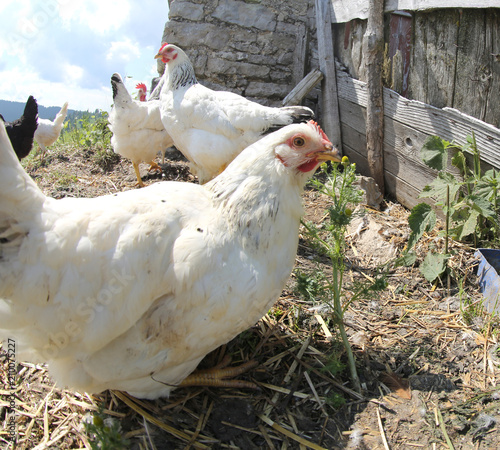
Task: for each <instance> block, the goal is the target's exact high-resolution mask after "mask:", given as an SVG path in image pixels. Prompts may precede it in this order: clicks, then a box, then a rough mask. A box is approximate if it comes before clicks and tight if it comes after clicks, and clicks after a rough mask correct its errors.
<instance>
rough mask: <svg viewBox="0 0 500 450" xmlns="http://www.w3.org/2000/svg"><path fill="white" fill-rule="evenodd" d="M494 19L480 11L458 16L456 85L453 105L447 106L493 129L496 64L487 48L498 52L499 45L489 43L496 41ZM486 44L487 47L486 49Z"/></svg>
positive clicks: (499, 75)
mask: <svg viewBox="0 0 500 450" xmlns="http://www.w3.org/2000/svg"><path fill="white" fill-rule="evenodd" d="M498 17H499V15H498V14H495V13H492V12H490V11H484V10H480V11H469V12H468V13H467V14H462V15H461V18H460V27H459V36H458V43H457V44H458V45H457V48H458V54H457V67H456V71H457V82H456V88H455V96H454V101H453V105H450V106H453V107H454V108H456V109H459V110H460V111H462V112H464V113H467V114H470V115H472V116H474V117H477V118H478V119H480V120H483V121H487V122H489V123H492V124H494V125H496V126H500V109H499V108H498V103H497V102H498V98H499V96H498V92H499V90H498V88H499V83H500V63H499V62H498V61H497V60H496V58H495V56H494V55H493V54H492V53H494V52H492V47H491V46H495V48H496V50H497V51H498V48H499V44H498V43H497V42H495V43H494V42H492V39H495V38H496V39H498V37H499V32H498V27H499V26H500V21H499V20H498ZM495 19H496V20H495ZM485 25H486V26H485ZM487 42H488V43H490V46H487V45H486V44H487ZM493 82H495V84H496V86H495V87H496V89H497V90H496V91H493V90H492V88H493V89H494V88H495V87H493V86H492V83H493ZM492 95H493V96H494V97H493V98H492ZM472 100H473V101H472ZM492 101H494V102H495V105H494V109H492V108H491V102H492Z"/></svg>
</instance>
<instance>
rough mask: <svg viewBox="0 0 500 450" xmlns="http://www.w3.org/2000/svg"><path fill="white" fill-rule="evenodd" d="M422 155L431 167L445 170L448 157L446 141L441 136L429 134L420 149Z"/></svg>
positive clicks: (423, 159)
mask: <svg viewBox="0 0 500 450" xmlns="http://www.w3.org/2000/svg"><path fill="white" fill-rule="evenodd" d="M420 157H421V158H422V161H423V162H424V163H425V164H427V165H428V166H429V167H430V168H432V169H436V170H443V169H444V168H445V167H446V161H447V159H448V152H447V151H446V141H444V140H443V139H441V138H440V137H439V136H429V137H428V138H427V139H426V140H425V143H424V145H423V146H422V150H420Z"/></svg>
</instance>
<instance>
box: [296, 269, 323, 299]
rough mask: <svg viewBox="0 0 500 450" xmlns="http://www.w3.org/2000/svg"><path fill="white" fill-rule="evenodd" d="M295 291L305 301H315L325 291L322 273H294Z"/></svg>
mask: <svg viewBox="0 0 500 450" xmlns="http://www.w3.org/2000/svg"><path fill="white" fill-rule="evenodd" d="M295 280H296V285H295V291H296V293H298V295H299V296H300V297H302V298H303V299H304V300H306V301H316V300H317V299H318V298H320V297H321V296H322V295H323V293H324V291H325V285H324V281H325V275H324V274H323V272H320V271H315V272H313V273H304V272H301V271H296V272H295Z"/></svg>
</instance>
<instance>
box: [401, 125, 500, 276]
mask: <svg viewBox="0 0 500 450" xmlns="http://www.w3.org/2000/svg"><path fill="white" fill-rule="evenodd" d="M450 151H452V152H453V154H452V155H451V164H452V166H453V167H455V168H457V169H458V171H459V172H460V175H461V178H457V177H456V176H455V175H454V174H452V173H450V172H447V169H448V167H447V161H448V159H449V152H450ZM466 154H470V155H472V168H470V167H469V165H468V163H467V158H466ZM421 157H422V160H423V161H424V162H425V163H426V164H427V165H428V166H429V167H431V168H432V169H436V170H438V171H439V172H438V174H437V177H436V179H435V180H433V181H432V182H431V183H430V184H429V185H427V186H425V188H424V189H423V190H422V192H421V194H420V197H421V198H433V199H434V200H435V201H436V203H435V204H436V206H437V207H440V208H441V210H442V211H443V213H444V215H445V217H446V229H445V232H444V235H445V239H446V241H445V245H446V247H445V252H444V253H443V254H442V255H436V254H432V253H430V254H428V255H427V256H426V258H425V261H424V263H423V264H422V266H421V271H422V273H423V275H424V276H425V278H426V279H427V280H428V281H431V282H432V281H434V280H435V279H437V278H438V277H440V276H441V275H442V274H443V273H444V272H445V269H446V267H447V261H448V259H449V257H450V255H449V254H448V238H449V237H451V238H453V239H455V240H459V241H471V240H473V242H474V244H475V245H477V243H478V242H480V241H482V242H485V241H487V242H489V241H498V234H499V231H500V222H499V219H498V214H499V212H500V211H499V208H498V195H499V194H498V186H499V185H500V174H499V173H498V172H497V171H495V170H488V171H487V172H485V173H484V174H482V173H481V159H480V153H479V150H478V148H477V145H476V139H475V136H474V133H473V134H472V135H471V136H467V142H466V143H465V144H463V145H462V146H460V145H458V144H455V143H450V142H448V141H445V140H443V139H441V138H439V137H438V136H430V137H429V138H428V139H427V140H426V142H425V144H424V145H423V147H422V150H421ZM409 224H410V228H411V235H410V238H409V241H408V250H411V249H412V248H413V247H414V246H415V244H416V243H417V241H418V240H419V239H420V238H421V237H422V235H423V234H424V233H425V232H429V231H431V230H432V229H434V227H435V225H436V214H435V212H434V211H433V210H432V208H431V207H430V206H429V205H427V204H425V203H420V204H418V205H416V206H415V207H414V208H413V209H412V211H411V214H410V217H409Z"/></svg>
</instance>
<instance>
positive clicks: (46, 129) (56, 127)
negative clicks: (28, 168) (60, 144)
mask: <svg viewBox="0 0 500 450" xmlns="http://www.w3.org/2000/svg"><path fill="white" fill-rule="evenodd" d="M67 114H68V102H66V103H64V105H63V106H62V108H61V110H60V111H59V112H58V113H57V115H56V117H55V119H54V120H53V121H52V120H49V119H40V118H38V127H37V128H36V131H35V141H36V142H37V143H38V145H39V146H40V150H41V151H42V158H43V157H44V155H45V153H46V152H47V147H50V146H51V145H52V144H53V143H54V142H56V141H57V140H58V139H59V136H60V135H61V130H62V128H63V125H64V119H66V115H67Z"/></svg>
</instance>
